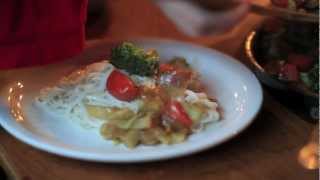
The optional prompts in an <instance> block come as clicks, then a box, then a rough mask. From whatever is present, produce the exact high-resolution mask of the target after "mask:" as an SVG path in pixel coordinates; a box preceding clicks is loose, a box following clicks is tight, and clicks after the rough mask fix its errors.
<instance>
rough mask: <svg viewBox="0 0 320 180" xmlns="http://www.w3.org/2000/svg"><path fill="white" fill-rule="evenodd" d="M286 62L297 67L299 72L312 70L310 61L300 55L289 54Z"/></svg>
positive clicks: (309, 58) (308, 58)
mask: <svg viewBox="0 0 320 180" xmlns="http://www.w3.org/2000/svg"><path fill="white" fill-rule="evenodd" d="M288 62H289V63H290V64H294V65H296V66H297V68H298V70H299V71H302V72H306V71H308V70H310V69H311V68H312V64H313V62H312V59H311V57H308V56H306V55H302V54H290V55H289V56H288Z"/></svg>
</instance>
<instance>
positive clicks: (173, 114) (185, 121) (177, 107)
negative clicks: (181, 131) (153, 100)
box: [164, 100, 192, 128]
mask: <svg viewBox="0 0 320 180" xmlns="http://www.w3.org/2000/svg"><path fill="white" fill-rule="evenodd" d="M164 113H165V114H166V115H167V116H168V117H170V118H171V119H173V120H175V121H177V122H179V123H181V124H182V125H184V126H185V127H188V128H190V127H191V125H192V120H191V119H190V117H189V115H188V114H187V113H186V111H185V110H184V108H183V106H182V105H181V104H180V102H178V101H174V100H171V101H169V102H168V104H167V105H166V107H165V111H164Z"/></svg>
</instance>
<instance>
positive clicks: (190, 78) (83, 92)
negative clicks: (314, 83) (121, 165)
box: [36, 43, 220, 148]
mask: <svg viewBox="0 0 320 180" xmlns="http://www.w3.org/2000/svg"><path fill="white" fill-rule="evenodd" d="M36 102H37V104H38V105H40V106H41V107H43V108H46V109H47V110H49V111H50V112H54V113H56V114H60V115H62V116H64V117H65V118H67V119H72V120H74V121H76V122H79V123H80V124H81V125H82V126H85V127H87V128H90V127H92V128H100V134H101V135H102V136H103V137H104V138H105V139H108V140H112V141H114V142H116V143H121V144H125V145H126V146H127V147H129V148H134V147H136V146H137V145H139V144H144V145H155V144H176V143H181V142H183V141H185V140H186V139H187V137H188V136H189V135H191V134H192V133H196V132H198V131H201V130H203V128H205V125H206V124H207V123H210V122H216V121H218V120H219V119H220V114H219V111H218V103H217V101H216V100H215V99H212V98H209V96H208V95H207V94H206V93H205V92H204V88H203V85H202V84H201V83H200V78H199V75H198V73H197V72H195V71H194V70H193V69H192V67H191V66H190V65H189V64H188V63H187V61H186V60H185V59H184V58H174V59H172V60H170V61H169V62H168V63H163V64H160V63H159V56H158V54H157V52H156V51H155V50H150V51H147V52H145V51H144V50H143V49H140V48H138V47H136V46H135V45H133V44H131V43H123V44H121V45H119V46H118V47H116V48H115V49H113V50H112V59H111V60H110V61H101V62H97V63H94V64H91V65H88V66H87V67H85V68H84V69H81V70H79V71H76V72H73V73H72V74H70V75H69V76H67V77H64V78H63V79H62V80H61V81H60V82H58V83H57V85H56V86H54V87H48V88H44V89H42V90H41V92H40V96H39V97H37V98H36Z"/></svg>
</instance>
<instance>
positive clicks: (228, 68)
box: [0, 40, 262, 162]
mask: <svg viewBox="0 0 320 180" xmlns="http://www.w3.org/2000/svg"><path fill="white" fill-rule="evenodd" d="M136 43H137V44H138V45H139V46H141V47H144V48H155V49H157V51H158V52H159V54H160V57H161V59H162V60H167V59H170V58H172V57H175V56H182V57H185V58H187V60H188V62H189V63H190V64H191V66H192V67H193V68H194V69H195V70H197V71H198V72H200V74H201V76H202V81H203V82H205V83H206V86H207V87H208V92H209V94H210V95H212V96H214V97H216V98H217V99H218V101H219V104H220V106H221V107H222V109H223V119H222V120H221V121H220V122H218V123H216V124H210V125H209V126H207V128H206V129H205V130H204V131H202V132H200V133H197V134H194V135H192V136H190V137H189V138H188V140H187V141H186V142H184V143H181V144H176V145H158V146H138V147H137V148H135V149H132V150H129V149H127V148H125V147H124V146H123V145H113V144H112V142H110V141H106V140H104V139H102V137H101V136H100V135H99V133H98V130H87V129H83V128H81V127H80V126H78V125H77V124H76V123H74V122H70V121H69V120H68V119H58V118H54V117H51V116H49V115H46V114H45V113H43V112H42V111H41V110H39V109H37V108H35V106H33V104H32V100H33V98H34V97H35V96H36V95H37V93H38V92H39V89H40V88H41V87H44V86H47V85H49V84H53V83H54V82H55V81H56V80H57V79H59V78H61V76H62V75H63V74H66V73H67V72H69V71H70V70H71V69H74V68H77V67H78V66H79V65H75V64H76V63H63V64H60V65H53V66H47V67H46V68H32V69H27V70H25V69H22V70H16V71H13V72H7V73H2V75H1V76H2V77H0V82H1V83H2V84H3V83H5V82H7V85H6V86H3V87H1V88H0V124H1V126H2V127H3V128H4V129H5V130H6V131H8V132H9V133H10V134H12V135H13V136H15V137H16V138H18V139H19V140H21V141H23V142H25V143H27V144H29V145H31V146H33V147H36V148H38V149H41V150H44V151H47V152H50V153H54V154H57V155H61V156H65V157H70V158H75V159H81V160H88V161H99V162H143V161H155V160H163V159H169V158H174V157H180V156H184V155H189V154H192V153H195V152H199V151H202V150H205V149H208V148H210V147H214V146H217V145H218V144H220V143H222V142H225V141H227V140H229V139H230V138H232V137H234V136H235V135H237V134H239V133H240V132H241V131H243V130H244V129H245V128H246V127H247V126H248V125H249V124H250V123H251V122H252V121H253V120H254V118H255V116H256V115H257V113H258V111H259V109H260V107H261V104H262V90H261V86H260V84H259V82H258V81H257V79H256V77H255V76H254V74H253V73H251V72H250V71H249V70H248V69H247V68H246V67H245V66H244V65H242V64H241V63H239V62H238V61H236V60H234V59H233V58H231V57H229V56H227V55H224V54H222V53H220V52H217V51H215V50H212V49H208V48H204V47H200V46H197V45H193V44H188V43H182V42H176V41H169V40H138V41H136ZM107 49H108V48H107V45H106V48H105V49H104V50H103V48H102V49H100V50H103V51H107ZM88 54H90V53H88ZM92 57H94V56H92ZM81 58H82V59H85V58H83V57H80V58H78V59H81ZM0 74H1V73H0ZM10 88H11V93H10ZM10 94H11V104H10V103H8V96H9V95H10ZM13 114H15V116H16V117H14V116H13ZM20 116H21V117H20Z"/></svg>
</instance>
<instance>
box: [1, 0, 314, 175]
mask: <svg viewBox="0 0 320 180" xmlns="http://www.w3.org/2000/svg"><path fill="white" fill-rule="evenodd" d="M107 2H108V3H107V4H106V5H107V7H108V12H109V14H108V17H109V19H108V21H109V22H110V23H109V25H108V26H107V29H106V30H104V31H102V33H101V34H100V36H99V37H108V38H110V37H111V38H113V39H123V38H129V37H139V36H156V37H164V38H173V39H178V40H185V41H192V42H196V43H200V44H203V45H207V46H210V47H213V48H216V49H218V50H221V51H223V52H225V53H228V54H230V55H232V56H234V57H236V58H239V59H243V55H242V53H243V51H242V45H243V40H244V38H245V35H246V34H247V33H248V32H249V31H250V29H252V28H253V27H254V26H255V25H256V24H257V23H259V22H260V21H261V17H258V16H256V15H252V14H250V15H249V16H248V17H247V18H246V19H245V20H244V21H243V22H241V24H240V25H238V26H237V27H236V28H235V29H233V30H232V31H230V32H228V33H226V34H223V35H220V36H214V37H205V38H204V37H202V38H190V37H186V36H185V35H183V34H181V33H180V32H179V31H178V30H177V29H176V28H175V26H174V25H173V24H172V23H171V22H170V21H169V20H168V19H167V18H166V17H165V16H164V15H163V14H162V13H161V11H160V10H159V9H158V8H157V7H155V6H154V5H153V4H152V3H151V2H150V1H149V0H139V3H136V1H131V0H117V1H107ZM100 43H101V42H100V41H90V42H89V43H88V47H89V48H88V49H87V50H86V53H89V54H99V48H95V47H96V46H99V44H100ZM315 129H318V126H317V125H315V124H310V123H308V122H306V121H305V120H304V119H302V118H301V117H299V116H297V115H295V114H294V113H293V112H292V111H291V110H289V109H287V108H286V107H284V106H283V105H281V104H280V103H278V102H277V101H276V100H275V99H274V98H273V97H271V96H270V95H269V94H268V93H266V92H265V97H264V104H263V108H262V110H261V112H260V114H259V115H258V117H257V118H256V120H255V121H254V123H253V124H252V125H251V126H250V127H249V128H248V129H246V130H245V131H244V132H243V133H242V134H240V135H239V136H237V137H236V138H234V139H232V140H231V141H229V142H227V143H224V144H222V145H221V146H218V147H215V148H212V149H210V150H207V151H205V152H201V153H198V154H195V155H192V156H188V157H183V158H178V159H173V160H167V161H162V162H153V163H145V164H122V165H119V164H102V163H92V162H83V161H78V160H72V159H67V158H63V157H59V156H55V155H52V154H48V153H46V152H42V151H39V150H37V149H34V148H32V147H30V146H29V145H26V144H24V143H22V142H20V141H18V140H16V139H15V138H13V137H12V136H11V135H9V134H8V133H6V132H5V131H4V130H3V129H1V128H0V142H1V144H0V164H2V165H3V167H4V168H5V170H6V171H7V173H8V174H9V176H10V177H11V178H13V179H16V178H17V179H32V180H37V179H40V180H43V179H46V180H47V179H54V180H55V179H66V180H70V179H78V180H81V179H84V180H86V179H97V180H99V179H104V180H107V179H110V180H118V179H137V180H143V179H148V180H149V179H150V180H152V179H203V180H205V179H208V180H209V179H210V180H212V179H215V180H220V179H221V180H229V179H237V180H248V179H254V180H255V179H259V180H270V179H272V180H277V179H279V180H280V179H281V180H282V179H290V180H302V179H316V178H317V177H318V175H319V174H318V171H316V170H308V169H306V168H304V167H303V166H302V165H301V164H300V163H299V161H298V155H299V152H300V150H301V149H302V148H303V147H304V146H305V145H306V144H308V142H309V141H310V134H311V132H312V131H314V130H315Z"/></svg>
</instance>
